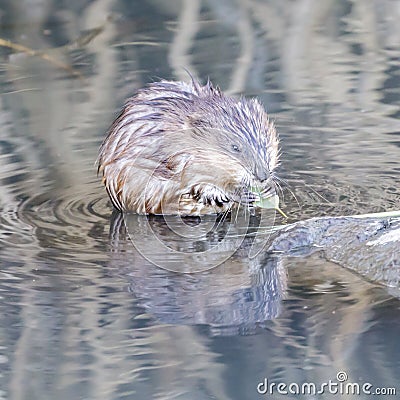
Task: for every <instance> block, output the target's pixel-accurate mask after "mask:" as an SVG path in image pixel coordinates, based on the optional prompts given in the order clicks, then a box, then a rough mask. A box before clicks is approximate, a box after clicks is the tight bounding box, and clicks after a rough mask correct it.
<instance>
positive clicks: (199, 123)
mask: <svg viewBox="0 0 400 400" xmlns="http://www.w3.org/2000/svg"><path fill="white" fill-rule="evenodd" d="M187 119H188V123H189V125H190V126H191V127H192V128H204V127H210V126H211V124H210V122H209V121H206V120H205V119H204V118H202V117H201V116H200V115H196V114H194V115H188V117H187Z"/></svg>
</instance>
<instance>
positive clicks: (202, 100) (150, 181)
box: [98, 78, 279, 215]
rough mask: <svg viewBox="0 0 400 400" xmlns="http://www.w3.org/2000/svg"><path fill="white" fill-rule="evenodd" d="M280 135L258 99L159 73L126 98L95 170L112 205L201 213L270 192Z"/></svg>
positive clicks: (244, 202)
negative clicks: (166, 77) (156, 79)
mask: <svg viewBox="0 0 400 400" xmlns="http://www.w3.org/2000/svg"><path fill="white" fill-rule="evenodd" d="M278 159H279V151H278V137H277V133H276V130H275V127H274V124H273V123H272V122H271V121H270V120H269V118H268V116H267V113H266V111H265V110H264V108H263V107H262V105H261V104H260V103H259V102H258V101H257V100H256V99H246V98H244V97H241V98H238V99H236V98H233V97H230V96H227V95H224V94H223V93H222V92H221V90H220V89H219V88H218V87H215V86H213V85H212V83H211V82H210V81H208V82H207V84H205V85H204V86H202V85H201V84H200V83H199V82H197V81H195V80H194V79H193V78H192V80H191V82H190V83H184V82H174V81H166V80H162V81H160V82H156V83H152V84H150V85H148V86H147V87H146V88H143V89H140V90H139V91H138V92H137V94H136V95H134V96H133V97H131V98H129V99H128V100H127V102H126V103H125V106H124V107H123V109H122V111H121V113H120V114H119V115H118V117H117V118H116V119H115V121H114V123H113V124H112V126H111V127H110V129H109V132H108V135H107V137H106V139H105V140H104V141H103V143H102V145H101V147H100V151H99V158H98V171H99V172H101V173H102V174H103V182H104V184H105V187H106V189H107V192H108V194H109V196H110V199H111V201H112V203H113V205H114V206H115V207H116V208H117V209H118V210H120V211H126V212H134V213H139V214H180V215H201V214H211V213H221V212H225V211H229V210H231V209H232V208H233V207H234V206H236V207H237V206H239V205H240V204H242V205H245V206H246V207H249V206H252V205H253V204H254V203H255V202H256V201H257V200H259V199H260V196H261V197H268V196H270V195H273V194H274V193H275V184H274V171H275V168H276V167H277V165H278Z"/></svg>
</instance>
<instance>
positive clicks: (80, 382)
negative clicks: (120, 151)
mask: <svg viewBox="0 0 400 400" xmlns="http://www.w3.org/2000/svg"><path fill="white" fill-rule="evenodd" d="M110 15H112V17H110ZM399 18H400V8H399V4H398V2H396V1H389V0H388V1H381V2H365V1H362V0H359V1H357V0H353V1H324V2H320V1H316V0H314V1H313V0H304V1H300V0H296V1H281V0H279V1H268V2H267V1H256V0H250V1H242V2H240V1H236V2H235V1H231V2H229V1H218V2H213V1H206V0H204V1H200V0H193V1H186V2H185V1H182V2H180V1H167V2H162V1H157V0H153V1H150V0H148V1H116V0H108V1H100V0H99V1H91V2H85V1H81V2H63V1H51V0H47V1H40V0H39V1H3V2H0V20H1V24H0V37H1V38H4V39H9V40H11V41H13V42H16V43H19V44H22V45H24V46H28V47H30V48H33V49H35V50H38V51H44V52H45V53H46V54H47V55H48V56H50V57H51V59H52V60H57V61H58V62H61V63H63V64H65V66H72V68H73V71H74V72H73V73H71V70H70V69H68V68H67V69H65V68H63V67H62V66H60V65H54V63H53V62H52V61H48V60H43V59H42V58H41V57H40V55H41V54H43V53H40V54H39V56H36V57H32V56H27V55H26V54H21V53H18V52H13V51H11V50H10V49H7V48H4V47H2V48H0V59H1V61H0V79H1V85H0V94H1V96H0V124H1V125H0V126H1V130H0V180H1V186H0V207H1V212H0V263H1V264H0V399H60V400H61V399H240V400H243V399H257V398H268V397H269V398H272V395H270V396H267V395H266V394H264V395H262V394H260V393H258V392H257V385H258V384H259V383H260V382H264V379H265V378H267V379H268V381H269V382H276V383H278V382H283V383H286V384H287V385H289V384H290V383H292V382H293V383H298V384H300V385H301V384H302V383H303V382H313V383H315V384H316V385H319V384H321V383H323V382H328V381H329V379H331V380H333V381H334V382H337V381H336V377H337V374H338V373H339V372H340V371H343V372H345V373H346V374H347V376H348V379H347V380H346V381H345V382H352V383H358V384H360V385H362V384H363V383H368V382H369V383H371V384H372V385H373V388H372V389H371V391H374V390H375V388H376V387H382V388H390V387H396V385H397V395H393V396H389V398H399V397H398V396H400V395H399V393H400V387H399V386H398V381H399V376H400V346H399V341H398V338H399V334H400V322H399V321H400V301H399V299H398V298H397V297H396V296H393V295H392V294H391V291H390V290H389V289H387V288H385V287H382V286H380V285H378V284H375V283H372V282H368V281H367V280H365V279H363V278H362V276H360V275H358V274H355V273H353V272H350V271H348V270H346V269H345V268H342V267H340V266H339V265H336V264H333V263H330V262H328V261H326V260H325V257H324V255H323V254H322V253H320V252H315V253H314V254H313V255H311V256H308V257H301V254H300V255H292V256H291V257H281V258H273V257H272V258H270V257H268V256H267V255H265V254H263V253H262V252H261V253H260V255H259V256H257V257H256V258H251V259H250V258H249V257H248V249H249V247H251V245H252V243H251V239H250V242H247V241H244V242H241V243H240V246H238V244H237V243H236V242H235V240H236V239H235V238H237V237H240V233H241V232H236V233H237V235H236V236H235V234H234V233H235V232H233V233H232V232H231V233H232V235H231V237H232V240H231V241H229V240H228V241H223V245H224V246H225V247H220V248H218V251H217V252H215V251H214V252H212V251H208V250H210V248H209V247H207V246H211V245H210V243H211V244H212V243H214V242H215V243H219V241H218V237H217V238H211V239H210V240H208V241H207V243H204V241H203V242H201V241H200V242H199V241H198V240H197V239H193V240H189V239H187V238H186V239H185V240H182V241H180V240H177V239H176V237H172V236H171V234H170V232H169V230H168V229H167V228H168V226H169V227H171V226H174V223H176V221H173V220H172V221H169V223H168V224H169V225H168V224H167V225H166V222H165V221H162V220H160V219H157V218H156V219H151V220H150V221H147V220H146V219H140V218H139V219H138V218H137V217H133V220H132V219H131V220H130V222H128V224H127V225H128V231H129V234H131V236H132V235H134V236H135V238H136V239H137V241H136V247H135V246H134V244H133V243H132V241H131V240H130V238H129V235H128V234H127V232H126V229H125V227H124V224H123V221H122V219H121V218H120V217H118V216H115V215H114V216H112V215H111V207H110V204H109V202H108V199H107V197H106V194H105V191H104V189H103V188H102V185H101V183H100V181H99V179H98V178H97V177H96V168H95V166H94V162H95V159H96V157H97V149H98V146H99V144H100V142H101V140H102V138H103V137H104V135H105V132H106V130H107V128H108V126H109V124H110V122H111V121H112V119H113V117H114V115H115V113H116V111H117V110H118V108H119V107H120V106H121V104H122V103H123V100H124V99H125V98H126V97H127V96H129V95H130V94H131V93H133V92H134V90H135V89H136V88H138V87H141V86H143V85H144V84H145V83H147V82H150V81H153V80H155V79H158V78H159V77H162V78H168V79H185V80H186V79H187V74H186V72H185V68H186V69H188V70H190V71H191V72H192V73H193V74H194V75H196V76H198V77H199V78H201V79H206V78H207V77H210V78H211V79H212V80H213V81H214V82H215V83H216V84H218V85H219V86H220V87H221V88H222V89H223V90H225V91H227V92H229V93H231V94H246V95H256V96H258V97H259V98H260V99H261V101H262V102H263V103H264V104H265V106H266V107H267V109H268V110H269V112H270V114H271V117H272V118H273V119H274V120H275V121H276V125H277V128H278V130H279V132H280V137H281V147H282V163H281V168H280V176H281V178H283V179H285V180H286V181H287V186H284V187H283V194H284V201H283V203H282V208H284V210H285V212H286V213H287V214H289V222H293V221H296V220H300V219H305V218H308V217H311V216H327V215H329V216H337V215H351V214H361V213H367V212H380V211H392V210H393V211H394V210H399V209H400V196H399V195H400V189H399V184H400V174H399V172H400V168H399V158H400V122H399V117H400V111H399V110H400V108H399V107H400V68H399V67H400V49H399V46H398V44H399V37H400V25H399V24H398V21H399ZM99 27H101V28H102V30H101V32H97V33H98V34H97V36H96V37H95V38H94V39H92V40H88V41H89V43H88V44H83V43H82V42H77V41H76V39H77V38H78V37H82V36H81V35H84V32H85V31H86V30H91V29H92V30H93V29H94V28H99ZM90 32H91V33H93V32H94V31H90ZM85 38H86V39H88V36H86V37H85ZM77 75H79V76H77ZM135 218H136V219H135ZM167 222H168V221H167ZM277 222H278V223H279V222H281V220H278V221H277ZM191 223H192V228H193V227H195V226H196V222H195V221H192V222H191ZM171 224H172V225H171ZM189 225H190V223H189ZM166 226H167V228H166ZM149 227H150V228H151V232H153V233H154V235H153V236H152V235H150V236H146V235H145V234H146V233H147V234H149ZM181 228H182V225H180V229H181ZM200 228H201V227H200ZM143 229H144V230H143ZM201 229H202V228H201ZM221 229H223V226H222V227H221ZM155 237H157V238H162V239H163V240H162V243H164V244H165V243H167V245H168V246H167V247H168V251H165V247H162V246H161V247H160V246H158V245H157V243H156V242H155V241H154V240H153V239H154V238H155ZM138 238H139V239H140V238H141V239H140V240H142V241H140V240H139V239H138ZM147 239H148V240H147ZM246 240H247V239H246ZM213 241H214V242H213ZM137 246H139V251H138V247H137ZM232 246H233V248H235V249H236V248H238V247H240V249H239V251H237V252H236V253H234V254H232V253H233V252H232ZM211 248H212V246H211ZM199 249H200V250H199ZM196 251H197V253H196ZM199 251H200V253H199ZM182 254H183V256H182ZM221 254H222V255H223V256H224V257H225V255H226V257H225V261H224V262H222V264H221V260H219V259H218V260H217V261H216V258H215V257H217V256H220V255H221ZM210 257H211V262H214V263H216V264H220V265H219V266H218V267H216V268H212V269H207V268H204V265H207V263H209V262H210ZM152 261H153V262H154V261H155V262H156V263H158V264H159V263H162V264H163V265H162V266H163V267H164V268H160V267H158V266H156V265H154V263H153V262H152ZM222 261H223V260H222ZM396 262H397V264H396V265H398V259H397V261H396V260H394V264H393V265H395V263H396ZM196 269H197V270H201V272H198V273H191V274H187V273H186V272H188V270H191V271H193V270H196ZM171 270H172V271H171ZM174 271H178V272H174ZM260 389H261V390H260V391H262V389H264V387H263V386H261V387H260ZM274 393H275V394H276V393H277V392H276V391H275V392H274ZM293 396H294V395H291V396H285V397H286V398H293ZM279 397H280V396H279V395H276V396H275V397H274V398H279ZM294 397H295V398H314V397H312V396H311V395H298V396H294ZM330 397H332V398H338V397H339V395H336V396H331V395H329V393H328V392H325V394H324V398H330ZM282 398H283V396H282ZM347 398H367V395H366V394H361V395H360V396H353V397H352V396H348V397H347Z"/></svg>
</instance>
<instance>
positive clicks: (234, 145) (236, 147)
mask: <svg viewBox="0 0 400 400" xmlns="http://www.w3.org/2000/svg"><path fill="white" fill-rule="evenodd" d="M232 150H233V151H236V152H237V153H240V148H239V146H238V145H237V144H233V145H232Z"/></svg>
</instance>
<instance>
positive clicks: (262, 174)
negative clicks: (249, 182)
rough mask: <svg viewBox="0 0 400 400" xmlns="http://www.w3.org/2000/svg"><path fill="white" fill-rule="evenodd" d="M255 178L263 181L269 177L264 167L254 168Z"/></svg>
mask: <svg viewBox="0 0 400 400" xmlns="http://www.w3.org/2000/svg"><path fill="white" fill-rule="evenodd" d="M256 178H257V179H258V180H259V181H260V182H261V183H263V182H265V181H266V180H268V178H269V172H268V171H266V170H265V168H262V167H259V168H257V169H256Z"/></svg>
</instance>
